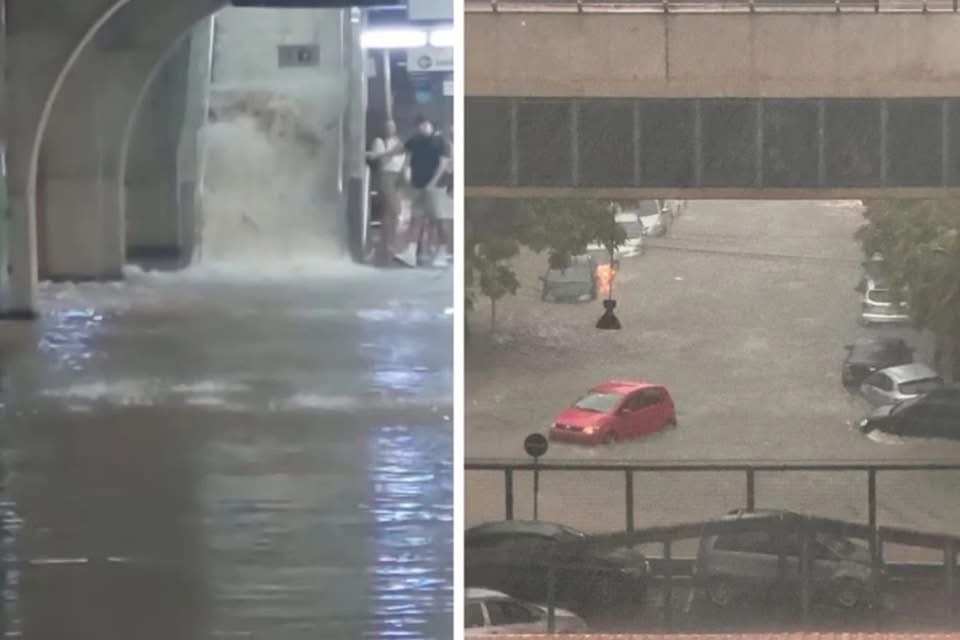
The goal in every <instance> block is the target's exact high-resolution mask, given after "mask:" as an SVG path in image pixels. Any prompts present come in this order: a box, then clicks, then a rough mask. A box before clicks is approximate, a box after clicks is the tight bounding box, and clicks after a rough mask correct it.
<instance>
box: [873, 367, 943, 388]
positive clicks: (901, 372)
mask: <svg viewBox="0 0 960 640" xmlns="http://www.w3.org/2000/svg"><path fill="white" fill-rule="evenodd" d="M881 373H885V374H886V375H888V376H889V377H890V378H891V379H892V380H893V381H894V382H898V383H899V382H910V381H911V380H924V379H926V378H936V377H939V375H940V374H938V373H937V372H936V371H934V370H933V369H931V368H930V367H928V366H927V365H925V364H923V363H922V362H914V363H913V364H902V365H899V366H896V367H887V368H886V369H881Z"/></svg>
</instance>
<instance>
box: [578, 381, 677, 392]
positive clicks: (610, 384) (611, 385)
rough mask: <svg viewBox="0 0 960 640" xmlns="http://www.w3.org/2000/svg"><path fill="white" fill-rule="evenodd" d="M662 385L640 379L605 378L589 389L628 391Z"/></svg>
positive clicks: (654, 387)
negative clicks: (605, 379)
mask: <svg viewBox="0 0 960 640" xmlns="http://www.w3.org/2000/svg"><path fill="white" fill-rule="evenodd" d="M661 386H662V385H659V384H654V383H652V382H642V381H640V380H607V381H606V382H603V383H601V384H598V385H597V386H595V387H593V388H592V389H590V391H596V392H599V393H612V392H613V393H630V392H631V391H639V390H640V389H659V388H660V387H661Z"/></svg>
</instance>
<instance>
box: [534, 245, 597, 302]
mask: <svg viewBox="0 0 960 640" xmlns="http://www.w3.org/2000/svg"><path fill="white" fill-rule="evenodd" d="M596 270H597V262H596V260H595V259H594V258H593V257H591V256H575V257H574V258H572V259H571V261H570V265H569V266H568V267H567V268H566V269H548V270H547V272H546V274H544V275H543V277H541V278H540V279H541V281H542V282H543V287H542V289H541V292H540V298H541V299H542V300H543V301H545V302H589V301H591V300H596V299H597V280H596Z"/></svg>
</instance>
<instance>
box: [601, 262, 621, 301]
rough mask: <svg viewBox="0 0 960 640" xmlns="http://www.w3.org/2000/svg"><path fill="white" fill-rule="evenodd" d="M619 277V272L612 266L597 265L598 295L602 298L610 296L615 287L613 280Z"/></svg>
mask: <svg viewBox="0 0 960 640" xmlns="http://www.w3.org/2000/svg"><path fill="white" fill-rule="evenodd" d="M616 275H617V270H616V269H614V268H613V265H612V264H598V265H597V293H598V294H599V295H601V296H609V295H610V288H611V287H612V286H613V278H614V277H615V276H616Z"/></svg>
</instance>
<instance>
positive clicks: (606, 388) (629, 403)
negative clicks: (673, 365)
mask: <svg viewBox="0 0 960 640" xmlns="http://www.w3.org/2000/svg"><path fill="white" fill-rule="evenodd" d="M676 424H677V412H676V409H675V408H674V406H673V399H672V398H671V397H670V393H669V392H668V391H667V389H666V387H664V386H662V385H658V384H651V383H649V382H633V381H630V380H611V381H610V382H605V383H603V384H601V385H599V386H596V387H594V388H593V389H591V390H590V391H589V392H588V393H587V394H586V395H585V396H583V397H582V398H580V399H579V400H577V401H576V402H575V403H573V406H572V407H570V408H569V409H564V410H563V411H562V412H561V413H560V415H558V416H557V417H556V418H555V419H554V421H553V427H551V429H550V439H551V440H557V441H561V442H575V443H580V444H597V443H604V444H609V443H613V442H616V441H617V440H625V439H627V438H634V437H637V436H642V435H646V434H648V433H654V432H656V431H661V430H662V429H666V428H669V427H674V426H676Z"/></svg>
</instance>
